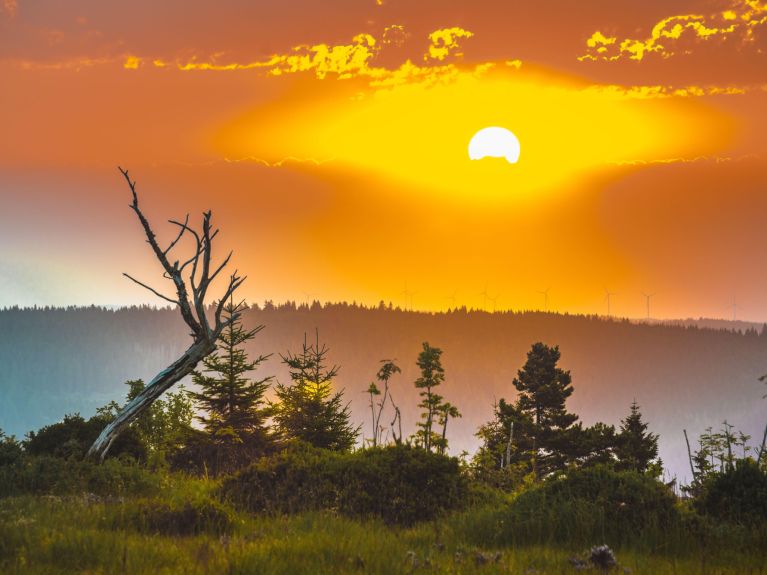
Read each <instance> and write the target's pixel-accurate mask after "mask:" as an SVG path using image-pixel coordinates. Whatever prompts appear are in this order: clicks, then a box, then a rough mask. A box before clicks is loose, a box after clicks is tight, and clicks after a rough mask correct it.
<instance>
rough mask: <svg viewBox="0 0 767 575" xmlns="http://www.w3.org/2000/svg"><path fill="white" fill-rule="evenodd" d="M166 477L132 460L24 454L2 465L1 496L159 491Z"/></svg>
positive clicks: (118, 493) (133, 493) (146, 492)
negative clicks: (101, 460)
mask: <svg viewBox="0 0 767 575" xmlns="http://www.w3.org/2000/svg"><path fill="white" fill-rule="evenodd" d="M162 483H163V476H162V475H160V474H156V473H151V472H149V471H148V470H146V469H144V468H143V467H140V466H139V465H138V464H136V463H135V462H132V461H121V460H118V459H108V460H106V461H105V462H104V463H101V464H99V463H95V462H93V461H80V460H76V459H62V458H60V457H53V456H39V457H35V456H30V455H24V456H22V457H20V458H19V459H17V460H16V461H15V462H14V463H12V464H10V465H5V466H2V467H0V497H11V496H17V495H79V494H83V493H93V494H96V495H99V496H104V497H113V496H122V495H147V494H152V493H155V492H158V491H159V490H160V488H161V485H162Z"/></svg>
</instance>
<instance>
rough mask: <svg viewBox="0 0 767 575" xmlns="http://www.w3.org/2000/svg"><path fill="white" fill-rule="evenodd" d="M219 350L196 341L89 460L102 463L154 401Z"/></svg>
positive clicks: (111, 428)
mask: <svg viewBox="0 0 767 575" xmlns="http://www.w3.org/2000/svg"><path fill="white" fill-rule="evenodd" d="M215 349H216V344H215V343H214V342H210V341H206V340H199V341H195V342H194V344H192V346H191V347H190V348H189V349H187V350H186V351H185V352H184V354H183V355H182V356H181V357H179V358H178V359H177V360H176V361H174V362H173V363H172V364H170V365H169V366H168V367H167V368H165V369H164V370H162V371H161V372H160V373H158V374H157V375H156V376H155V378H154V379H153V380H152V381H151V382H150V383H149V385H147V386H146V387H145V388H144V390H143V391H142V392H141V393H140V394H138V395H137V396H136V397H135V398H134V399H133V400H132V401H131V402H130V403H128V404H127V405H126V406H125V408H124V409H123V410H122V411H121V412H120V413H119V414H118V415H117V417H116V418H115V419H114V421H112V422H110V423H109V424H108V425H107V426H106V427H105V428H104V429H103V431H102V432H101V434H100V435H99V436H98V438H97V439H96V441H95V442H94V443H93V445H91V448H90V449H89V450H88V457H96V458H98V459H99V460H101V461H103V460H104V457H105V456H106V454H107V452H108V451H109V448H110V447H111V446H112V442H114V440H115V439H117V436H118V435H120V433H121V432H122V431H123V429H125V428H126V427H127V426H129V425H130V424H131V422H133V421H134V420H135V419H136V418H137V417H138V416H139V415H141V413H143V412H144V411H145V410H146V409H147V408H149V406H150V405H152V402H154V400H155V399H157V398H158V397H160V396H161V395H162V394H163V393H164V392H165V391H166V390H168V389H169V388H171V387H172V386H173V384H175V383H177V382H178V381H180V380H182V379H183V378H184V377H186V376H187V375H189V374H190V373H192V371H193V370H194V368H195V367H196V366H197V364H198V363H199V362H200V361H202V359H203V358H204V357H206V356H207V355H208V354H210V353H212V352H213V351H214V350H215Z"/></svg>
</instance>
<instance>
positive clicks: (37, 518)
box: [0, 484, 767, 575]
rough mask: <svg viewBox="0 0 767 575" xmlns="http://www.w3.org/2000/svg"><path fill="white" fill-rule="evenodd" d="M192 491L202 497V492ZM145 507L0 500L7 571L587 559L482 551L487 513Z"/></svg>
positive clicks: (86, 500) (704, 554)
mask: <svg viewBox="0 0 767 575" xmlns="http://www.w3.org/2000/svg"><path fill="white" fill-rule="evenodd" d="M192 488H193V489H200V490H205V486H204V485H202V484H200V485H197V486H193V487H192ZM186 489H189V487H188V486H187V487H186ZM186 496H190V494H189V493H188V492H187V493H186ZM191 496H192V497H193V496H194V495H193V494H192V495H191ZM137 504H140V502H138V503H137V501H134V500H131V499H127V500H113V501H104V500H102V499H100V498H98V497H95V496H84V497H55V496H36V497H32V496H25V497H13V498H7V499H2V500H0V572H2V573H4V574H9V575H10V574H41V575H42V574H45V575H48V574H56V573H89V574H96V573H104V574H112V573H119V574H163V573H165V574H181V573H183V574H200V575H202V574H246V573H247V574H251V573H277V574H280V573H284V574H318V573H381V574H390V573H414V572H415V573H520V574H523V573H526V574H531V575H532V574H533V573H535V574H544V573H552V574H555V573H575V572H577V571H576V568H575V567H574V566H573V565H572V564H571V561H570V559H571V558H572V557H574V556H582V555H583V551H584V550H583V549H582V548H566V547H557V546H545V547H542V546H522V547H519V546H517V547H514V546H504V545H500V546H499V545H484V544H483V543H482V540H481V539H482V535H481V529H477V528H476V526H477V522H481V521H482V510H474V511H467V512H464V513H460V514H455V515H452V516H450V517H448V518H446V519H444V520H442V521H437V522H431V523H427V524H422V525H420V526H418V527H415V528H409V529H397V528H390V527H387V526H385V525H383V524H382V523H379V522H365V521H356V520H351V519H346V518H342V517H338V516H336V515H335V514H333V513H330V512H323V513H312V514H303V515H298V516H292V517H263V516H252V515H244V514H233V515H232V517H233V519H234V521H233V523H232V524H231V525H230V526H229V527H227V528H226V529H223V530H222V529H221V528H219V527H217V526H216V525H214V524H212V523H211V524H208V525H203V526H202V531H203V532H202V533H198V534H196V535H170V534H168V533H169V532H173V531H178V532H184V531H186V530H187V529H189V527H190V526H189V525H184V524H183V521H184V518H183V517H181V518H180V519H179V520H180V521H181V523H179V524H173V523H168V524H166V525H164V526H163V527H159V528H157V527H153V528H149V527H148V526H147V525H145V524H141V522H136V520H135V517H136V514H135V508H136V505H137ZM189 520H190V521H192V520H193V519H191V518H189ZM159 531H163V532H164V533H165V534H159V533H158V532H159ZM222 531H223V532H222ZM599 543H602V542H601V541H594V544H599ZM639 547H641V545H640V546H639ZM615 554H616V557H617V559H618V562H619V567H617V568H616V569H615V570H614V572H616V573H629V572H630V573H635V574H644V573H646V574H666V573H668V574H680V575H681V574H687V573H690V574H693V573H694V574H712V575H713V574H719V573H721V574H730V573H731V574H738V575H741V574H758V573H767V560H766V558H765V550H764V548H762V549H758V548H757V549H754V548H752V549H751V550H750V551H749V552H745V553H744V552H739V551H734V550H729V551H728V550H727V549H726V548H720V549H711V548H707V547H706V546H704V545H701V546H698V547H697V549H695V548H689V549H687V550H678V549H675V550H673V552H672V551H671V550H669V549H663V548H656V549H641V550H640V549H631V548H620V549H615ZM592 572H594V571H593V570H592ZM597 572H598V571H597Z"/></svg>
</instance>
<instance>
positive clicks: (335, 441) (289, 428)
mask: <svg viewBox="0 0 767 575" xmlns="http://www.w3.org/2000/svg"><path fill="white" fill-rule="evenodd" d="M328 351H329V350H328V348H327V347H326V346H325V345H324V344H323V345H322V346H320V342H319V334H317V335H316V340H315V344H314V345H309V344H308V343H307V340H306V335H304V343H303V347H302V350H301V352H300V353H297V354H292V353H290V352H288V354H287V355H284V356H281V357H282V361H283V363H285V365H287V366H288V369H289V371H290V379H291V382H290V383H289V384H281V383H277V385H276V386H275V394H276V396H277V400H278V402H277V404H276V405H275V406H274V422H275V425H276V427H277V430H278V432H279V434H280V435H281V437H282V438H283V439H287V440H291V439H295V440H299V441H304V442H306V443H310V444H312V445H313V446H315V447H320V448H323V449H330V450H333V451H349V450H350V449H351V448H352V447H353V446H354V442H355V441H356V440H357V435H358V434H359V428H355V427H353V426H352V424H351V423H350V419H351V413H350V411H349V404H348V403H346V404H344V402H343V391H338V392H336V393H333V388H332V381H333V379H334V378H335V377H336V375H337V374H338V369H339V368H338V366H333V367H332V368H330V369H328V368H327V367H326V359H327V354H328Z"/></svg>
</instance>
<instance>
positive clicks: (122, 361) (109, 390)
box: [0, 304, 767, 478]
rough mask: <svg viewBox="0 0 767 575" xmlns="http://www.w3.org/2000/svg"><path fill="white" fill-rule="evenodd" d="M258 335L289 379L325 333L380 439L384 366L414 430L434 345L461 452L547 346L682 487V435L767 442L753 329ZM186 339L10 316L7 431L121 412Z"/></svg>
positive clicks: (760, 342) (273, 318)
mask: <svg viewBox="0 0 767 575" xmlns="http://www.w3.org/2000/svg"><path fill="white" fill-rule="evenodd" d="M245 323H246V325H257V324H264V325H265V326H266V329H265V330H264V331H262V332H261V333H260V334H259V335H258V336H257V338H256V339H255V341H254V345H253V349H252V350H251V351H252V352H253V353H273V354H274V355H273V356H272V357H271V358H270V360H269V361H268V362H266V364H265V367H264V369H263V370H262V372H261V373H262V375H268V374H274V375H275V376H276V377H278V378H280V379H281V380H282V379H283V378H285V375H286V373H285V371H284V369H283V368H282V366H281V364H280V361H279V353H285V352H286V351H287V350H288V349H291V350H295V349H297V348H298V346H299V345H300V343H301V341H302V338H303V336H304V333H305V332H309V333H310V335H312V334H313V332H314V329H315V328H317V329H318V330H319V334H320V339H321V340H322V341H324V342H326V343H327V344H328V346H329V347H330V354H329V355H330V360H331V361H332V362H334V363H336V364H338V365H340V366H341V371H340V374H339V377H338V381H337V385H338V386H340V387H343V388H345V390H346V397H347V399H348V400H349V401H350V402H351V406H352V409H353V413H354V418H355V420H356V421H357V422H359V423H362V424H363V430H365V431H368V428H369V415H368V414H369V411H368V408H367V404H366V395H364V393H363V390H364V389H365V388H366V387H367V385H368V384H369V382H370V381H371V380H372V378H373V377H374V375H375V372H376V370H377V369H378V362H379V360H380V359H382V358H397V359H398V360H399V361H398V363H399V364H400V365H401V367H402V374H401V376H399V377H397V378H396V379H394V380H392V383H393V388H394V394H395V399H396V401H397V403H398V404H399V405H400V406H401V408H402V415H403V422H404V425H405V427H406V429H407V430H410V429H412V426H413V424H414V422H415V420H416V418H417V416H418V410H417V409H416V408H415V404H416V403H417V394H416V390H415V389H414V388H413V385H412V381H413V380H414V379H415V377H416V367H415V359H416V356H417V354H418V351H419V350H420V346H421V342H423V341H429V343H431V344H432V345H435V346H438V347H441V348H442V349H443V350H444V365H445V369H446V373H447V378H446V383H445V384H444V386H443V388H442V389H441V390H440V391H441V393H442V394H443V395H444V396H445V397H446V398H447V399H449V400H450V401H451V402H452V403H453V404H456V405H457V406H458V407H459V408H460V409H461V411H462V412H463V418H462V419H460V420H457V421H455V422H453V423H451V429H450V428H449V430H448V435H449V439H450V444H451V451H452V452H453V453H456V454H457V453H460V451H462V450H464V449H465V450H468V451H473V450H474V449H475V448H476V440H475V438H474V431H475V430H476V428H477V426H479V425H480V424H481V423H483V422H485V421H486V420H487V419H489V418H490V416H491V412H492V405H493V401H494V400H495V399H496V398H500V397H506V398H511V397H513V396H514V389H513V386H512V385H511V381H512V379H513V377H514V375H515V374H516V371H517V369H518V368H519V367H520V366H521V365H522V363H523V361H524V358H525V353H526V352H527V350H528V349H529V347H530V345H531V344H532V343H533V342H535V341H543V342H546V343H548V344H557V345H559V346H560V349H561V352H562V362H561V363H562V366H563V367H565V368H567V369H570V370H571V371H572V375H573V383H574V387H575V393H574V394H573V396H572V398H571V399H570V401H569V407H570V409H571V410H573V411H575V412H576V413H578V414H580V415H581V418H582V419H583V421H584V422H585V423H587V424H590V423H593V422H594V421H597V420H602V421H606V422H608V423H618V421H619V420H620V419H621V418H622V417H623V416H624V415H625V414H626V412H627V411H628V405H629V404H630V402H631V401H632V400H633V399H636V400H637V401H638V402H639V403H640V404H641V406H642V411H643V413H644V414H645V416H646V418H647V419H648V420H649V422H650V424H651V428H652V430H653V431H655V432H657V433H660V434H661V455H662V457H663V460H664V461H665V462H666V464H667V466H668V467H669V468H670V469H671V471H672V473H673V474H677V475H679V477H680V478H683V477H686V476H687V475H688V474H689V471H688V470H687V462H686V454H685V447H684V438H683V435H682V430H683V429H687V430H688V432H689V433H690V434H691V437H696V436H697V434H698V433H700V432H701V431H702V430H703V429H704V428H705V427H707V426H709V425H711V426H717V425H719V424H720V423H721V422H722V421H723V420H724V419H725V418H726V419H727V420H728V421H729V422H731V423H733V424H734V425H735V426H736V428H739V429H743V430H744V431H745V432H746V433H750V434H751V435H753V436H754V439H753V440H752V443H756V442H757V441H758V440H760V439H761V432H762V430H763V426H764V423H765V412H766V411H767V410H765V407H767V403H765V402H764V401H762V399H761V397H762V395H763V393H764V391H765V389H764V386H763V385H762V384H761V383H759V381H758V377H759V376H760V375H762V374H764V373H766V372H767V336H765V335H764V334H757V332H756V331H754V330H749V331H747V332H744V333H741V332H737V331H727V330H714V329H706V328H699V327H695V326H673V325H663V324H655V325H651V324H637V323H631V322H628V321H619V320H606V319H604V318H597V317H585V316H568V315H559V314H547V313H539V312H525V313H512V312H508V313H497V314H488V313H485V312H466V311H457V312H453V313H446V314H428V313H419V312H404V311H401V310H399V309H390V308H384V307H381V308H377V309H366V308H360V307H357V306H353V305H347V304H338V305H327V306H324V307H322V306H320V305H318V304H315V305H313V306H312V307H311V309H310V308H308V307H306V306H299V307H298V308H296V306H294V305H286V306H281V307H279V308H276V307H274V306H271V305H268V306H266V309H259V308H252V309H250V310H248V311H247V313H246V315H245ZM187 341H188V337H187V334H186V329H185V326H184V325H183V323H182V322H181V320H180V319H179V318H178V317H177V314H176V313H175V312H173V311H172V310H167V309H163V310H155V309H152V308H131V309H121V310H105V309H100V308H70V309H24V310H21V309H6V310H0V428H2V429H4V430H5V431H6V432H8V433H14V434H16V435H23V434H24V433H25V432H27V431H29V430H30V429H35V428H38V427H40V426H41V425H44V424H47V423H50V422H53V421H56V420H58V419H60V418H61V417H62V416H63V415H64V414H65V413H71V412H76V411H79V412H81V413H83V415H89V414H91V413H92V412H93V411H94V410H95V408H96V407H98V406H100V405H103V404H104V403H106V402H108V401H109V400H111V399H120V398H121V397H122V396H123V395H124V393H125V391H126V389H125V387H124V386H123V385H122V383H123V382H124V381H125V380H127V379H132V378H139V377H140V378H144V379H150V378H151V377H152V376H153V375H154V374H155V373H156V372H157V371H158V370H160V369H162V368H163V367H165V366H166V365H167V363H168V362H169V361H170V360H171V359H172V358H174V357H175V356H176V355H177V354H178V353H179V352H180V351H182V350H183V349H184V348H185V346H186V344H187Z"/></svg>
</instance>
